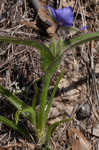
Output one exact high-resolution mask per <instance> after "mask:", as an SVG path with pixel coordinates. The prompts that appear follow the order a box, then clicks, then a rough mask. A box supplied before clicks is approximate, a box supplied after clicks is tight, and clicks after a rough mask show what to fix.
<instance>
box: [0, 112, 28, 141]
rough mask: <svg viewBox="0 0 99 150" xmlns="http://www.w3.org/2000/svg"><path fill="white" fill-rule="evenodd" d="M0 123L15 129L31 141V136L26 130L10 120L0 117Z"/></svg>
mask: <svg viewBox="0 0 99 150" xmlns="http://www.w3.org/2000/svg"><path fill="white" fill-rule="evenodd" d="M0 122H2V123H3V124H5V125H6V126H8V127H10V128H12V129H14V130H15V131H17V132H19V133H20V134H21V135H23V136H25V137H26V138H28V139H30V135H29V133H28V132H27V130H26V129H25V128H21V127H19V126H18V125H16V124H15V123H14V122H13V121H11V120H8V119H7V118H6V117H4V116H1V115H0Z"/></svg>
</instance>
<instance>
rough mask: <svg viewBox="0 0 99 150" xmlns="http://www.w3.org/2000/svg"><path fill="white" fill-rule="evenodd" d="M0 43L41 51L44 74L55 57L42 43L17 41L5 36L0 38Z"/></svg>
mask: <svg viewBox="0 0 99 150" xmlns="http://www.w3.org/2000/svg"><path fill="white" fill-rule="evenodd" d="M0 41H2V42H6V43H14V44H18V45H25V46H32V47H34V48H36V49H37V50H39V52H40V54H41V60H42V64H41V67H42V69H43V71H44V72H46V70H47V68H48V65H49V64H50V63H51V61H52V59H53V56H52V54H51V52H50V50H49V48H48V47H47V46H46V45H44V44H43V43H42V42H40V41H36V40H22V39H17V38H12V37H3V36H0Z"/></svg>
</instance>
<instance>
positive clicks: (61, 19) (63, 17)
mask: <svg viewBox="0 0 99 150" xmlns="http://www.w3.org/2000/svg"><path fill="white" fill-rule="evenodd" d="M46 8H47V10H48V9H49V10H50V11H51V13H52V16H53V17H54V19H55V20H56V21H57V22H58V23H59V24H60V25H62V26H66V27H71V26H72V25H73V18H74V14H73V9H72V7H71V6H69V7H65V8H61V9H57V10H54V9H53V8H52V7H50V6H47V7H46Z"/></svg>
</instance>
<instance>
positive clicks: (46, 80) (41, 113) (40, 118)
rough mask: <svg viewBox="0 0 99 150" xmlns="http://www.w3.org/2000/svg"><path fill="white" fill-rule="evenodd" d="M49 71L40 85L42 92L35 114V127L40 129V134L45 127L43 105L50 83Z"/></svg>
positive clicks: (42, 133)
mask: <svg viewBox="0 0 99 150" xmlns="http://www.w3.org/2000/svg"><path fill="white" fill-rule="evenodd" d="M50 78H51V73H46V74H45V76H44V78H43V83H42V84H43V85H42V92H41V98H40V107H39V111H38V115H37V129H39V130H40V131H39V132H40V135H41V136H43V135H44V128H45V121H44V120H45V105H46V101H47V93H48V87H49V83H50Z"/></svg>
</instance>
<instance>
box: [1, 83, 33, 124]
mask: <svg viewBox="0 0 99 150" xmlns="http://www.w3.org/2000/svg"><path fill="white" fill-rule="evenodd" d="M0 93H1V94H2V95H3V96H5V97H6V98H7V99H8V100H9V102H10V103H11V104H12V105H14V106H15V107H16V108H17V109H18V111H20V112H21V113H22V114H23V115H24V117H26V118H28V119H29V120H30V121H31V122H32V123H33V124H36V113H35V111H34V110H33V108H32V107H31V106H28V105H26V104H25V103H24V102H23V101H22V100H20V99H19V98H17V97H16V96H15V95H13V94H12V93H11V92H10V91H9V90H8V89H5V88H4V87H3V86H1V85H0Z"/></svg>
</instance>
